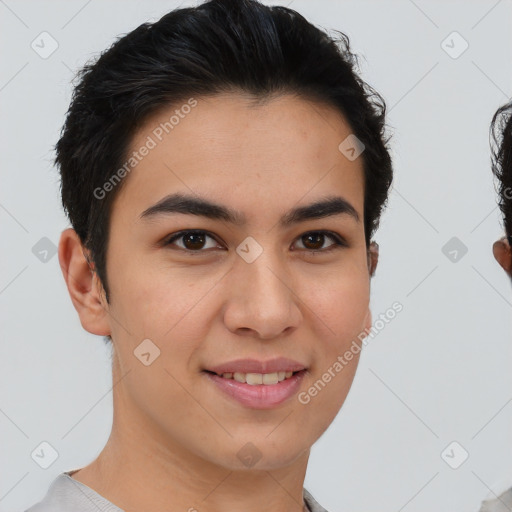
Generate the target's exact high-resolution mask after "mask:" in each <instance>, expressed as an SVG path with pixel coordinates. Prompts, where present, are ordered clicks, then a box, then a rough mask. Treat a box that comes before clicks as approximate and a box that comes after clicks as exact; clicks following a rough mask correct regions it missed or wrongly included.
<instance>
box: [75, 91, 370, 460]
mask: <svg viewBox="0 0 512 512" xmlns="http://www.w3.org/2000/svg"><path fill="white" fill-rule="evenodd" d="M177 108H178V109H179V105H178V106H176V105H173V106H172V107H169V108H165V109H162V110H160V111H159V112H158V113H156V114H155V115H154V116H152V117H151V118H150V119H148V120H147V121H146V122H145V124H144V125H143V126H142V127H141V128H140V129H139V130H138V132H137V133H136V136H135V137H134V139H133V140H132V141H131V146H130V151H129V153H130V154H131V152H133V151H138V150H139V149H140V148H141V147H143V146H145V145H146V146H151V148H150V149H149V151H147V154H146V156H144V157H143V158H141V160H140V162H139V163H138V164H137V165H136V166H135V167H133V169H132V170H131V171H130V173H129V175H127V176H126V177H125V178H124V179H125V182H124V183H123V184H122V188H121V190H120V191H119V195H118V196H117V197H116V199H115V201H114V203H113V209H112V215H111V221H110V234H109V242H108V248H107V278H108V283H109V287H110V304H107V303H106V302H103V308H104V309H105V313H104V314H103V315H102V316H101V317H98V316H96V317H93V316H87V315H85V314H84V315H83V316H82V324H83V325H84V327H85V328H86V329H87V330H89V331H90V332H93V333H95V334H101V335H104V334H111V336H112V339H113V344H114V351H115V355H114V372H115V373H114V381H115V382H117V384H116V386H115V393H116V394H117V396H118V399H117V403H116V407H117V410H116V414H117V415H118V417H119V418H121V419H122V420H123V421H125V422H127V424H129V425H130V428H131V429H132V430H133V431H134V432H138V433H139V434H140V435H145V436H151V437H152V438H153V439H156V440H158V442H159V443H160V445H161V447H162V449H164V450H167V449H169V450H170V451H176V450H181V451H184V452H187V453H189V454H192V455H193V456H197V457H198V458H200V459H202V460H204V461H207V462H208V463H212V464H215V465H220V466H222V467H225V468H228V469H232V470H236V469H244V468H246V467H247V465H246V462H245V461H244V459H243V456H240V454H242V455H243V454H244V452H243V451H242V452H240V450H241V449H244V450H246V451H247V450H248V451H249V452H251V453H250V457H253V458H254V457H257V458H259V462H258V466H257V467H258V469H267V470H268V469H272V468H278V467H283V466H286V465H288V464H291V463H292V462H293V461H294V460H296V459H298V458H299V457H300V456H302V455H304V454H305V453H307V452H308V450H309V448H310V446H311V445H312V444H313V443H314V442H315V441H316V440H317V439H318V437H319V436H320V435H321V434H322V433H323V432H324V431H325V430H326V428H327V427H328V426H329V425H330V423H331V422H332V421H333V419H334V417H335V416H336V414H337V413H338V411H339V410H340V408H341V406H342V404H343V402H344V401H345V399H346V397H347V394H348V392H349V389H350V386H351V384H352V381H353V378H354V374H355V371H356V367H357V363H358V360H359V352H358V351H355V350H352V355H353V357H349V358H343V356H344V354H345V353H346V352H347V351H350V349H351V347H354V344H353V342H354V341H357V342H358V344H359V345H360V344H361V343H360V341H358V339H359V340H361V339H362V336H361V335H362V333H364V332H365V330H366V329H369V328H370V327H371V314H370V309H369V299H370V295H369V292H370V272H369V266H371V261H369V257H368V251H367V246H366V243H365V231H364V217H363V213H364V174H363V161H362V156H361V157H359V158H356V159H351V158H347V156H345V155H344V154H343V153H342V152H341V151H340V150H339V149H338V146H339V145H340V143H341V142H342V141H344V140H345V139H346V138H347V137H348V136H349V135H350V134H351V129H350V126H348V124H347V123H346V122H345V120H344V118H343V117H342V115H341V114H340V113H339V112H338V111H337V110H336V109H334V108H332V107H329V106H325V105H323V104H320V103H316V102H310V101H307V100H305V99H301V98H298V97H294V96H291V95H283V96H280V97H275V98H273V99H271V100H270V101H268V102H266V103H264V104H261V105H257V106H254V105H252V104H251V102H250V101H249V99H248V97H245V96H243V95H242V94H240V95H233V94H230V95H224V94H222V95H216V96H212V97H207V98H197V105H196V106H195V107H194V108H191V109H190V111H189V112H188V113H187V114H186V115H183V116H182V117H180V119H179V123H176V124H175V125H174V126H173V128H172V130H169V133H165V131H164V133H163V136H162V137H161V139H162V140H159V139H158V138H157V137H156V136H155V132H154V130H155V129H156V128H157V127H158V126H160V123H165V122H168V121H169V118H170V117H171V116H172V115H173V114H174V112H175V110H176V109H177ZM187 111H188V109H187ZM158 133H160V132H159V131H158ZM148 137H151V139H152V140H153V141H154V142H155V144H152V143H151V142H148V141H149V139H148ZM144 153H146V151H144ZM176 194H179V195H181V196H182V197H181V199H183V197H184V196H187V198H188V199H190V200H191V201H190V202H183V201H176V200H174V201H172V198H173V197H174V199H176ZM166 198H168V199H170V200H169V202H168V203H167V204H166V203H165V199H166ZM326 200H331V202H330V203H328V204H325V205H323V206H318V207H316V208H315V207H312V208H310V209H309V208H307V207H309V206H311V205H314V204H315V203H322V202H324V201H326ZM194 201H196V202H197V201H203V202H209V203H212V204H215V205H217V206H218V208H217V207H215V208H207V207H205V206H204V205H202V206H201V205H199V204H196V206H195V210H194V211H195V213H190V212H188V213H187V209H188V208H190V207H191V205H192V202H194ZM155 205H159V206H158V207H155ZM176 210H179V211H176ZM293 211H295V214H291V213H290V212H293ZM371 256H372V255H371ZM372 257H373V258H374V259H373V265H375V264H376V259H375V257H376V255H375V254H373V256H372ZM369 263H370V265H369ZM95 283H96V284H95V286H99V285H98V282H97V281H96V282H95ZM93 318H94V319H93ZM143 340H151V341H150V342H147V341H146V342H145V343H146V345H143V346H144V347H145V350H144V352H149V353H150V354H151V355H150V356H144V357H146V360H148V359H150V360H152V362H151V364H148V365H145V364H143V363H142V362H141V360H140V359H139V357H137V356H136V354H138V353H139V352H140V349H139V348H138V347H139V346H141V343H142V342H143ZM156 347H158V350H159V351H160V352H159V356H158V357H156V359H154V360H153V357H155V354H156V350H157V349H156ZM134 352H135V354H134ZM278 358H283V359H282V360H281V361H280V360H279V359H278ZM339 358H343V361H344V362H345V364H342V363H340V359H339ZM285 359H286V360H285ZM348 359H350V360H348ZM237 360H238V361H239V360H250V361H253V364H254V365H255V366H251V363H250V362H249V363H247V362H246V363H237V362H236V361H237ZM276 360H277V361H276ZM233 362H234V363H233ZM254 362H255V363H254ZM269 362H270V364H268V365H267V364H266V363H269ZM271 362H276V366H272V365H271ZM258 363H260V364H258ZM336 363H337V364H336ZM261 364H263V366H260V365H261ZM340 366H341V369H340ZM291 367H294V368H293V371H294V373H293V375H292V376H291V377H289V373H287V374H286V376H285V377H284V380H282V379H283V373H284V370H290V371H291V370H292V368H291ZM262 368H263V370H262ZM233 369H234V370H236V369H238V370H240V369H245V370H246V371H245V372H237V373H254V374H256V375H251V376H249V377H246V376H245V375H242V376H240V375H237V377H238V379H239V380H245V379H248V380H249V381H250V383H249V384H247V383H242V382H238V381H237V380H234V379H233V376H230V375H229V374H230V373H233V372H231V371H230V370H233ZM281 370H282V371H281ZM218 373H226V374H227V375H225V376H224V377H222V376H220V375H217V374H218ZM263 373H265V374H267V375H266V376H263V377H261V376H260V375H259V374H263ZM273 374H274V375H273ZM121 378H122V379H121ZM260 378H261V379H265V382H266V384H265V383H263V384H262V385H258V384H256V382H258V379H260ZM119 379H121V380H119ZM276 379H277V380H278V381H279V382H278V383H277V384H276V383H275V380H276ZM315 390H316V391H315ZM248 443H250V444H248ZM244 447H245V448H244Z"/></svg>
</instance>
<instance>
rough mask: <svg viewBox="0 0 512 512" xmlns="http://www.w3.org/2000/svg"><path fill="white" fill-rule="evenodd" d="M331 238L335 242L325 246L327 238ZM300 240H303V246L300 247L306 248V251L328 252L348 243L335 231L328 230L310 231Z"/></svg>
mask: <svg viewBox="0 0 512 512" xmlns="http://www.w3.org/2000/svg"><path fill="white" fill-rule="evenodd" d="M329 238H330V239H331V240H332V241H333V243H331V244H330V245H328V246H327V247H324V244H325V242H326V239H329ZM299 240H300V241H301V242H302V245H303V247H299V248H301V249H305V250H306V251H312V252H328V251H331V250H333V249H336V248H337V247H340V246H341V247H346V246H347V244H346V243H345V242H344V241H343V240H342V238H341V237H340V236H338V235H336V234H335V233H330V232H327V231H310V232H308V233H304V234H303V235H302V236H301V237H300V238H299Z"/></svg>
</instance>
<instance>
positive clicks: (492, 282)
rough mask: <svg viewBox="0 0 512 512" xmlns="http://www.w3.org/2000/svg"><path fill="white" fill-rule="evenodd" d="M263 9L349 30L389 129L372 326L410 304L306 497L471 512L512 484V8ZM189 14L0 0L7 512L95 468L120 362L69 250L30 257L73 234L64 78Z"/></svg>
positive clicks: (343, 415) (361, 506)
mask: <svg viewBox="0 0 512 512" xmlns="http://www.w3.org/2000/svg"><path fill="white" fill-rule="evenodd" d="M264 3H266V4H269V5H270V4H275V3H281V4H282V5H288V6H289V7H291V8H293V9H295V10H297V11H299V12H300V13H301V14H303V15H304V16H305V17H306V18H307V19H308V20H310V21H311V22H312V23H314V24H316V25H318V26H320V27H322V28H324V29H327V30H331V29H335V30H341V31H342V32H344V33H346V34H347V35H349V37H350V39H351V43H352V48H353V50H354V51H355V52H356V53H358V54H359V55H360V56H361V61H360V62H361V73H362V76H363V78H364V79H365V80H367V81H368V82H369V83H370V84H371V85H372V86H374V87H375V88H376V89H377V90H378V91H379V92H380V93H381V94H382V95H383V96H384V98H385V99H386V101H387V104H388V111H389V117H388V123H389V125H390V128H391V132H392V134H393V139H392V146H393V155H394V166H395V181H394V187H393V191H392V192H391V195H390V198H389V206H388V209H387V211H386V212H385V214H384V216H383V218H382V222H381V228H380V230H379V231H378V233H377V235H376V237H375V239H376V240H377V241H378V242H379V244H380V251H381V253H380V261H379V266H378V269H377V273H376V275H375V277H374V279H373V281H372V297H371V304H372V311H373V314H374V319H377V318H378V316H379V314H380V313H384V312H385V311H386V310H387V309H388V308H389V307H390V306H391V304H392V303H393V302H395V301H399V302H400V303H401V304H403V311H402V312H401V313H399V314H398V315H397V316H396V318H395V319H394V320H393V321H392V322H390V323H389V324H388V325H386V327H385V328H384V329H382V330H381V331H380V333H379V334H378V336H376V337H375V338H373V339H372V340H371V341H370V342H369V343H368V345H367V346H366V347H365V349H364V350H363V353H362V357H361V362H360V366H359V369H358V372H357V375H356V378H355V381H354V384H353V386H352V389H351V391H350V393H349V396H348V398H347V401H346V403H345V404H344V406H343V407H342V409H341V412H340V414H339V415H338V416H337V418H336V420H335V422H334V423H333V424H332V425H331V427H330V428H329V429H328V431H327V432H326V433H325V434H324V435H323V436H322V437H321V438H320V440H319V441H318V442H317V443H316V444H315V445H314V447H313V449H312V454H311V458H310V463H309V466H308V472H307V477H306V482H305V487H306V488H307V489H308V490H309V491H310V492H311V493H312V494H313V495H314V496H315V498H316V499H317V500H318V501H319V503H320V504H321V505H323V506H324V507H325V508H326V509H327V510H329V512H341V511H350V512H368V511H379V512H397V511H406V512H413V511H416V512H426V511H429V512H430V511H431V510H437V511H439V512H470V511H477V510H478V509H479V506H480V502H481V501H482V500H483V499H484V498H486V497H488V495H492V493H493V492H494V493H499V492H501V491H502V490H504V489H505V488H506V487H507V486H508V487H509V486H511V485H512V464H511V461H512V435H511V432H512V405H511V404H510V402H511V401H512V372H511V371H510V368H511V362H512V339H511V329H510V328H511V323H510V318H511V306H512V290H511V287H510V281H509V280H508V279H507V278H506V276H505V273H504V272H503V271H502V270H501V268H499V266H498V265H497V263H496V262H495V261H494V259H493V257H492V251H491V246H492V243H493V241H494V240H495V239H497V238H499V237H500V236H502V234H503V232H502V224H501V220H500V216H499V210H498V209H497V207H496V197H495V193H494V185H493V180H492V177H491V172H490V160H489V159H490V152H489V142H488V128H489V122H490V120H491V117H492V114H493V113H494V111H495V110H496V109H497V108H498V106H500V105H501V104H503V103H505V102H506V101H507V100H508V98H509V97H510V95H511V93H512V25H511V22H512V1H511V0H501V1H496V0H479V1H468V0H465V1H459V2H454V1H452V2H445V1H426V0H415V1H412V0H396V1H371V2H370V1H349V0H346V1H345V0H344V1H333V0H330V1H327V0H324V1H318V0H315V1H306V0H293V1H291V2H289V1H287V2H264ZM179 5H194V3H193V2H190V1H189V2H183V3H181V4H180V3H179V2H174V1H146V2H142V1H133V0H129V1H123V2H121V1H119V2H114V1H99V0H89V1H83V2H82V1H75V0H73V1H69V0H68V1H60V2H56V1H46V2H36V1H24V2H21V1H14V0H0V41H1V48H2V54H1V55H2V59H1V61H0V109H1V110H0V112H1V117H0V127H1V132H0V148H1V152H0V155H1V173H2V174H1V179H2V181H1V183H2V185H1V188H0V225H1V236H0V251H1V254H2V264H1V267H0V312H1V317H0V318H1V333H2V335H1V340H0V343H1V376H2V377H1V382H2V386H1V390H0V431H1V435H2V438H1V439H2V441H1V446H2V449H1V450H0V460H1V474H0V475H1V477H0V510H1V511H2V512H4V511H22V510H25V508H27V507H28V506H29V505H31V504H33V503H34V502H36V501H39V500H40V499H42V497H43V495H44V494H45V493H46V491H47V489H48V486H49V485H50V483H51V481H52V480H53V479H54V478H55V476H56V475H58V474H59V473H61V472H62V471H67V470H70V469H75V468H78V467H82V466H84V465H86V464H88V463H89V462H91V461H92V460H93V459H94V458H95V457H96V456H97V455H98V453H99V452H100V451H101V449H102V448H103V446H104V444H105V442H106V440H107V438H108V435H109V433H110V428H111V421H112V393H111V386H112V379H111V374H110V364H111V363H110V355H109V350H108V349H106V348H105V347H104V343H103V340H102V338H100V337H96V336H93V335H90V334H88V333H87V332H85V331H84V330H83V329H82V328H81V325H80V322H79V320H78V316H77V314H76V312H75V310H74V308H73V306H72V304H71V301H70V299H69V297H68V294H67V290H66V288H65V284H64V280H63V278H62V275H61V271H60V268H59V264H58V258H57V255H54V256H53V257H51V253H50V254H49V255H48V258H49V260H48V261H47V262H46V263H43V262H42V261H40V260H39V259H38V258H37V257H36V255H35V254H34V253H33V247H34V246H35V245H36V244H37V243H38V242H39V241H40V240H41V239H42V238H43V237H47V238H48V239H49V240H50V241H51V242H53V244H55V245H57V244H58V240H59V235H60V232H61V231H62V230H63V229H65V228H66V227H68V223H67V220H66V218H65V216H64V214H63V212H62V208H61V205H60V198H59V177H58V173H57V171H56V169H55V168H53V166H52V158H53V152H52V146H53V144H55V142H56V141H57V139H58V135H59V131H60V128H61V126H62V123H63V121H64V114H65V112H66V110H67V108H68V105H69V101H70V97H71V91H72V88H71V80H72V78H73V75H74V72H75V71H76V70H77V69H78V67H80V66H82V65H83V64H84V63H85V62H86V61H87V60H88V59H90V58H91V57H93V56H95V55H96V54H97V52H99V51H101V50H103V49H105V48H106V47H108V46H110V44H111V43H112V42H113V41H114V39H115V38H116V37H117V36H119V35H122V34H125V33H127V32H129V31H130V30H132V29H134V28H135V27H137V26H138V25H139V24H141V23H142V22H144V21H148V20H149V21H155V20H157V19H158V18H160V17H161V16H162V15H163V14H164V13H166V12H168V11H169V10H171V9H173V8H176V7H178V6H179ZM45 31H46V32H48V33H49V34H50V35H51V37H52V38H53V39H55V40H56V41H57V43H58V48H57V50H56V51H55V52H54V53H53V54H52V55H50V56H49V57H48V58H46V59H43V58H42V57H40V56H39V55H38V54H37V53H36V52H35V51H34V50H33V49H32V47H31V43H32V41H34V40H36V41H37V40H38V39H37V37H38V36H39V34H41V32H45ZM453 32H457V34H453ZM45 37H47V36H45ZM443 41H444V43H443ZM466 44H468V48H467V49H466V50H465V51H464V52H463V53H461V51H462V50H463V49H464V47H465V45H466ZM47 48H49V47H48V46H47ZM449 53H451V55H449ZM459 53H461V54H460V55H459ZM454 57H457V58H454ZM453 237H456V239H457V240H455V241H453V240H452V241H451V242H450V243H449V245H448V246H446V247H445V244H447V243H448V242H449V241H450V240H451V239H452V238H453ZM39 243H41V242H39ZM450 244H456V245H450ZM457 244H458V245H457ZM443 248H444V249H443ZM454 249H455V250H457V251H458V252H457V258H456V261H453V258H454V256H453V255H454V254H455V253H453V252H452V253H451V254H450V251H453V250H454ZM466 249H467V252H465V250H466ZM464 252H465V254H464ZM445 253H446V254H447V255H445ZM43 441H46V442H48V443H49V444H50V445H52V446H53V447H54V448H55V449H56V450H57V452H58V458H57V459H56V460H55V462H54V463H53V464H52V465H51V466H50V467H48V468H47V469H42V468H41V467H40V466H39V465H38V464H36V462H35V461H34V460H33V459H32V457H31V454H32V453H33V451H34V450H35V449H36V448H37V447H38V446H40V444H41V442H43ZM453 442H456V443H457V444H456V445H452V446H451V447H450V448H449V449H448V451H447V452H444V450H445V449H446V448H447V447H448V446H449V445H450V444H451V443H453ZM443 452H444V453H445V455H444V457H443V456H442V453H443ZM465 452H467V454H468V458H467V460H465V461H464V462H463V463H462V465H460V466H459V467H458V468H457V469H453V468H452V467H450V465H449V464H448V463H447V461H449V462H450V463H451V464H452V465H457V464H459V463H460V461H461V460H462V459H463V457H464V455H465Z"/></svg>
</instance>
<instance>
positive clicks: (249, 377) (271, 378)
mask: <svg viewBox="0 0 512 512" xmlns="http://www.w3.org/2000/svg"><path fill="white" fill-rule="evenodd" d="M303 371H305V369H303V370H299V371H295V372H293V371H286V372H285V371H280V372H272V373H241V372H225V373H216V372H212V371H210V370H205V372H206V373H209V374H211V375H216V376H218V377H221V378H222V379H226V380H234V381H236V382H240V383H242V384H249V385H250V386H258V385H263V386H273V385H275V384H278V383H279V382H283V381H284V380H287V379H290V378H292V377H293V376H294V375H295V374H297V373H300V372H303Z"/></svg>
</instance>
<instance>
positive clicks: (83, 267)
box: [59, 228, 111, 336]
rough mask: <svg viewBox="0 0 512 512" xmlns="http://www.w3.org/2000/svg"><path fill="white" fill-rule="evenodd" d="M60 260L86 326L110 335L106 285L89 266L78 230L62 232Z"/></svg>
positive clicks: (63, 273) (82, 322)
mask: <svg viewBox="0 0 512 512" xmlns="http://www.w3.org/2000/svg"><path fill="white" fill-rule="evenodd" d="M85 252H87V251H85ZM59 263H60V268H61V270H62V275H63V276H64V280H65V281H66V285H67V287H68V292H69V296H70V297H71V301H72V302H73V305H74V306H75V309H76V310H77V312H78V316H79V317H80V323H81V324H82V327H83V328H84V329H85V330H86V331H88V332H90V333H91V334H97V335H98V336H107V335H110V334H111V330H110V323H109V321H108V314H107V311H108V304H107V302H106V300H105V298H104V297H105V293H104V290H103V287H102V285H101V282H100V280H99V278H98V275H97V274H96V272H95V271H94V270H93V269H92V268H91V267H90V266H89V262H88V261H87V259H86V257H85V255H84V248H83V247H82V243H81V242H80V238H79V237H78V235H77V233H76V231H75V230H74V229H71V228H68V229H65V230H64V231H63V232H62V233H61V236H60V241H59Z"/></svg>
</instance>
